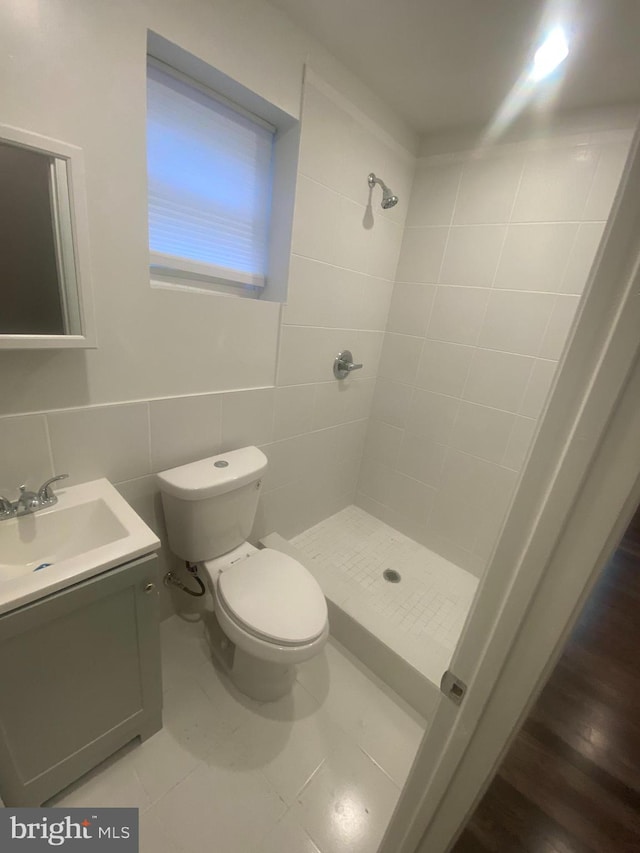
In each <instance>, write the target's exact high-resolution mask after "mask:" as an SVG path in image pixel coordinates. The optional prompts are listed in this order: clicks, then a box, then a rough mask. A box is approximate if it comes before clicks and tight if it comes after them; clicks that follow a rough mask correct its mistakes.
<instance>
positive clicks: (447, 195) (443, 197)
mask: <svg viewBox="0 0 640 853" xmlns="http://www.w3.org/2000/svg"><path fill="white" fill-rule="evenodd" d="M461 173H462V167H461V165H460V164H459V163H442V164H430V163H428V162H427V163H425V162H423V163H419V164H418V168H417V170H416V174H415V178H414V181H413V189H412V191H411V202H410V204H409V210H408V212H407V225H414V226H420V227H422V228H425V227H428V226H437V225H447V226H448V225H450V224H451V217H452V216H453V208H454V205H455V202H456V196H457V194H458V183H459V181H460V175H461Z"/></svg>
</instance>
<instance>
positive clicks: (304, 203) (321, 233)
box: [291, 175, 340, 264]
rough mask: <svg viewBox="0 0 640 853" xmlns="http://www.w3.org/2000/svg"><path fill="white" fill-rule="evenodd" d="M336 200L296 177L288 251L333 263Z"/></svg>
mask: <svg viewBox="0 0 640 853" xmlns="http://www.w3.org/2000/svg"><path fill="white" fill-rule="evenodd" d="M339 203H340V196H339V195H338V194H337V193H336V192H334V191H333V190H330V189H328V188H327V187H325V186H323V185H322V184H319V183H317V182H316V181H312V180H311V179H310V178H306V177H304V175H300V176H299V178H298V186H297V190H296V205H295V212H294V217H293V234H292V236H291V251H292V252H293V253H294V254H296V255H303V256H304V257H306V258H315V259H316V260H319V261H325V262H326V263H330V264H331V263H336V262H337V257H338V239H339V236H340V235H339V231H338V229H339V226H340V220H339V216H338V210H339Z"/></svg>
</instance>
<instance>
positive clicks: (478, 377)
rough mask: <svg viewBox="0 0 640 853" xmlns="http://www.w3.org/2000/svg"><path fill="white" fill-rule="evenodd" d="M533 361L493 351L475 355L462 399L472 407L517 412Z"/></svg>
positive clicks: (524, 357)
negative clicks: (473, 405) (471, 404)
mask: <svg viewBox="0 0 640 853" xmlns="http://www.w3.org/2000/svg"><path fill="white" fill-rule="evenodd" d="M534 362H535V359H533V358H528V357H526V356H522V355H513V354H511V353H504V352H496V351H495V350H482V349H479V350H477V351H476V353H475V356H474V358H473V361H472V363H471V369H470V371H469V378H468V380H467V384H466V387H465V389H464V393H463V397H464V399H465V400H469V401H470V402H473V403H480V404H482V405H484V406H492V407H493V408H496V409H503V410H504V411H507V412H517V411H518V409H519V407H520V404H521V402H522V399H523V397H524V393H525V389H526V387H527V383H528V381H529V376H530V375H531V371H532V368H533V365H534Z"/></svg>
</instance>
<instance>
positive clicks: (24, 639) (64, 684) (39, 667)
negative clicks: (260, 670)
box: [0, 557, 162, 806]
mask: <svg viewBox="0 0 640 853" xmlns="http://www.w3.org/2000/svg"><path fill="white" fill-rule="evenodd" d="M156 573H157V570H156V559H155V557H147V558H143V559H142V560H137V561H135V562H133V563H129V564H127V565H124V566H121V567H119V568H117V569H113V570H111V571H109V572H105V573H104V574H102V575H98V576H97V577H94V578H91V579H90V580H88V581H85V582H83V583H81V584H78V585H77V586H74V587H71V588H70V589H66V590H63V591H61V592H59V593H57V594H55V595H52V596H49V597H48V598H45V599H43V600H42V601H39V602H36V603H34V604H31V605H28V606H26V607H23V608H20V609H19V610H16V611H14V612H12V613H8V614H7V615H5V616H2V617H0V685H1V687H0V796H2V798H3V799H4V801H5V804H7V805H15V806H26V805H40V804H41V803H43V802H44V801H45V800H47V799H49V798H50V797H52V796H53V795H54V794H55V793H57V792H58V791H60V790H62V788H64V787H66V786H67V785H68V784H70V783H71V782H73V781H75V780H76V779H78V778H79V777H80V776H82V775H83V774H84V773H86V772H87V771H88V770H90V769H91V768H92V767H95V766H96V764H98V763H99V762H100V761H102V760H103V759H105V758H106V757H107V756H109V755H110V754H112V753H113V752H115V750H117V749H119V748H120V747H121V746H123V745H124V744H125V743H127V742H128V741H129V740H131V739H132V738H133V737H135V736H136V735H142V737H147V736H148V735H150V734H152V733H153V732H154V731H157V730H158V729H159V728H160V727H161V724H162V723H161V703H162V689H161V680H160V644H159V623H158V593H157V581H156ZM96 805H99V803H96Z"/></svg>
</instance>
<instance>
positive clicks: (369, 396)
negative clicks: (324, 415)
mask: <svg viewBox="0 0 640 853" xmlns="http://www.w3.org/2000/svg"><path fill="white" fill-rule="evenodd" d="M375 387H376V380H375V379H356V378H353V377H351V379H350V381H349V393H348V394H347V395H346V411H345V420H347V421H355V420H361V419H363V418H368V417H369V415H370V414H371V404H372V402H373V394H374V391H375Z"/></svg>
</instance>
